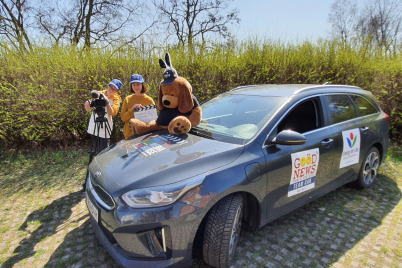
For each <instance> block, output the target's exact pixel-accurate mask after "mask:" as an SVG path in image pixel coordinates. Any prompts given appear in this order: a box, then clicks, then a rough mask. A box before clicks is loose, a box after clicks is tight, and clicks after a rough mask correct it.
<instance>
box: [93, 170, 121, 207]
mask: <svg viewBox="0 0 402 268" xmlns="http://www.w3.org/2000/svg"><path fill="white" fill-rule="evenodd" d="M88 189H89V190H90V191H91V194H92V195H93V197H94V198H95V200H96V201H97V202H98V204H99V205H100V206H102V207H103V208H104V209H106V210H112V209H113V208H114V207H115V203H114V200H113V198H112V197H111V196H110V195H109V194H108V193H107V192H106V191H105V190H104V189H103V188H102V187H100V186H99V185H97V184H96V183H94V182H93V180H92V176H90V179H89V181H88Z"/></svg>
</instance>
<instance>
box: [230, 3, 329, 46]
mask: <svg viewBox="0 0 402 268" xmlns="http://www.w3.org/2000/svg"><path fill="white" fill-rule="evenodd" d="M333 2H334V0H234V1H233V2H232V3H231V6H232V7H235V8H237V10H238V11H239V17H240V19H241V22H240V25H239V26H236V27H234V29H233V30H232V33H233V34H235V35H236V36H237V37H238V38H239V39H243V38H245V39H247V38H249V37H251V38H253V37H256V36H257V37H258V38H261V39H263V38H269V39H274V40H281V41H283V42H297V41H305V40H309V41H317V40H318V39H319V38H320V37H322V38H326V37H328V35H329V33H330V31H331V24H330V23H329V22H328V14H329V11H330V7H331V4H332V3H333Z"/></svg>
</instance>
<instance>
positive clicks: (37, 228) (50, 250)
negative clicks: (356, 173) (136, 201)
mask: <svg viewBox="0 0 402 268" xmlns="http://www.w3.org/2000/svg"><path fill="white" fill-rule="evenodd" d="M383 168H386V166H384V167H383ZM81 175H82V174H81ZM65 180H66V181H68V180H70V179H68V178H66V179H65ZM397 181H398V183H397V182H395V180H393V179H391V178H389V177H387V176H385V175H381V176H380V178H379V180H378V181H377V183H376V184H375V185H374V187H373V188H371V189H365V190H357V189H354V188H350V187H348V186H346V187H342V188H340V189H338V190H337V191H335V192H332V193H330V194H329V195H327V196H326V197H323V198H320V199H318V200H316V201H314V202H312V203H310V204H309V205H307V206H304V207H302V208H300V209H298V210H296V211H295V212H292V213H291V214H289V215H287V216H284V217H282V218H280V219H278V220H276V221H274V222H272V223H270V224H268V225H266V226H264V227H263V228H261V229H259V230H256V231H254V232H243V234H242V235H241V240H240V245H239V248H238V252H237V257H236V263H235V264H234V267H395V268H401V267H402V201H401V190H402V179H401V178H398V179H397ZM0 182H1V180H0ZM398 184H399V185H398ZM66 185H67V186H66V187H55V189H52V188H51V189H50V190H49V189H48V188H46V189H43V190H42V189H41V188H33V189H31V190H30V189H25V190H26V191H22V192H21V191H20V192H17V193H15V194H13V193H10V192H8V194H7V195H3V196H0V200H1V202H2V207H1V209H0V224H1V225H0V226H1V227H0V235H1V238H0V264H1V267H43V266H46V267H119V266H118V265H117V264H116V263H115V262H114V260H113V259H111V257H110V256H109V255H108V253H107V252H106V251H105V250H104V249H103V247H102V246H101V245H100V244H99V242H98V241H97V239H96V237H95V235H94V233H93V231H92V228H91V226H90V224H89V218H88V217H89V216H88V212H87V210H86V206H85V200H84V194H83V193H81V192H79V190H80V186H79V183H78V182H77V180H76V181H73V180H72V183H70V184H68V183H67V184H66ZM20 187H24V185H23V184H21V185H20ZM193 267H208V266H206V265H204V264H202V263H201V262H200V261H197V262H196V263H195V264H194V266H193Z"/></svg>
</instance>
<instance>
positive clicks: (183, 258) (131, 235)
mask: <svg viewBox="0 0 402 268" xmlns="http://www.w3.org/2000/svg"><path fill="white" fill-rule="evenodd" d="M87 185H88V188H87V191H86V203H87V207H88V210H89V211H90V218H91V224H92V227H93V229H94V231H95V234H96V236H97V237H98V239H99V240H100V242H101V243H102V244H103V246H104V247H105V248H106V250H107V251H108V252H109V254H110V255H111V256H112V257H113V258H114V259H115V260H116V261H117V262H118V263H119V264H121V265H123V266H124V267H178V266H182V267H183V266H189V265H190V264H191V263H192V248H193V243H194V238H195V235H196V232H197V229H198V227H199V225H200V223H201V220H202V218H203V217H204V215H205V213H206V209H205V207H206V205H207V203H208V202H207V201H209V200H210V196H202V195H200V193H201V192H202V187H201V186H200V187H196V188H194V189H192V190H190V191H189V192H188V193H187V194H185V195H184V196H183V198H181V200H180V201H179V202H176V203H174V204H172V205H170V206H165V207H160V208H153V209H142V210H140V209H138V210H136V209H132V208H129V207H127V206H126V205H125V204H124V203H123V202H122V201H121V200H120V199H119V200H115V202H116V205H115V207H114V208H113V209H111V210H107V209H105V208H104V207H103V206H102V205H100V204H102V201H100V202H99V196H98V195H97V193H96V192H95V191H94V190H93V188H92V183H91V181H90V180H88V181H87ZM91 211H92V212H91Z"/></svg>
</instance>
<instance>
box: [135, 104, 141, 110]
mask: <svg viewBox="0 0 402 268" xmlns="http://www.w3.org/2000/svg"><path fill="white" fill-rule="evenodd" d="M141 107H142V105H141V104H139V103H137V104H134V106H133V111H135V109H140V108H141Z"/></svg>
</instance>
